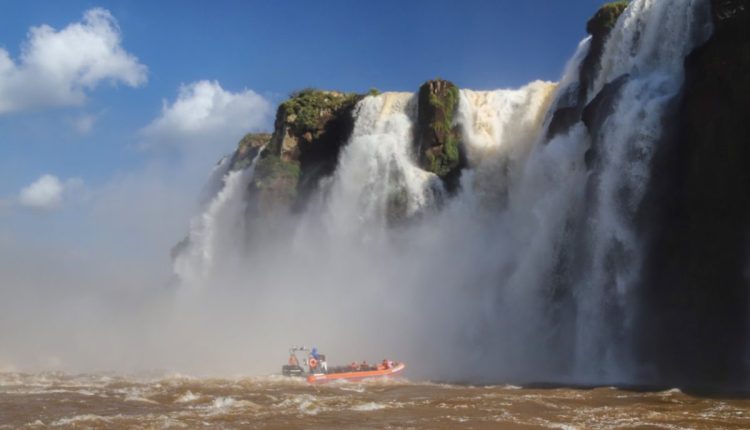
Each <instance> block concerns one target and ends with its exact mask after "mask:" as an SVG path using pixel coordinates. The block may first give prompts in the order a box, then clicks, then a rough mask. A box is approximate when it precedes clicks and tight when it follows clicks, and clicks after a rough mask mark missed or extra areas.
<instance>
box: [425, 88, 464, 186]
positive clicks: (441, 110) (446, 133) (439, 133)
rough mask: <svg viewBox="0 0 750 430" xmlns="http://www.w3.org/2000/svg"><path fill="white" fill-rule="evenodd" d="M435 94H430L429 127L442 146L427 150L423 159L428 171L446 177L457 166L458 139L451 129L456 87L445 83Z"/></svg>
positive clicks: (455, 106) (457, 97)
mask: <svg viewBox="0 0 750 430" xmlns="http://www.w3.org/2000/svg"><path fill="white" fill-rule="evenodd" d="M441 82H445V84H443V85H442V86H441V87H442V88H441V89H440V90H439V91H438V92H437V93H436V92H430V95H429V103H430V105H431V107H432V109H433V111H434V117H433V118H432V122H431V123H430V125H429V126H430V127H431V128H432V130H433V131H434V135H435V137H436V139H437V143H438V144H439V145H441V146H442V148H441V147H440V146H438V147H433V148H429V149H427V150H426V152H425V157H426V158H427V162H428V164H429V170H430V171H431V172H433V173H435V174H436V175H438V176H441V177H443V176H446V175H448V174H449V173H450V172H451V171H452V170H453V169H455V168H456V167H457V166H458V165H459V161H460V160H459V158H460V155H459V138H458V133H457V132H456V130H454V129H453V115H454V113H455V112H456V108H457V107H458V99H459V90H458V87H456V86H455V85H453V84H452V83H450V82H447V81H441Z"/></svg>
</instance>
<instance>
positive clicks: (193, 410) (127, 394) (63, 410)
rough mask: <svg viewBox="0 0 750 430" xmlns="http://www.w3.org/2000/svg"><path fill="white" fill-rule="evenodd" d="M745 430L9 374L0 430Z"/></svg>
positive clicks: (660, 405) (511, 407) (694, 403)
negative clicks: (626, 429) (197, 429)
mask: <svg viewBox="0 0 750 430" xmlns="http://www.w3.org/2000/svg"><path fill="white" fill-rule="evenodd" d="M46 428H54V429H180V428H186V429H194V428H206V429H209V428H210V429H235V428H236V429H243V428H248V429H532V428H549V429H625V428H639V429H746V428H750V399H726V398H724V399H721V398H702V397H695V396H691V395H687V394H684V393H682V392H680V391H679V390H667V391H660V392H634V391H626V390H620V389H614V388H595V389H572V388H549V389H530V388H519V387H514V386H507V385H506V386H500V385H496V386H466V385H448V384H436V383H422V382H413V381H409V380H407V379H394V380H374V381H365V382H362V383H332V384H328V385H322V386H312V385H308V384H307V382H305V381H302V380H292V379H287V378H284V377H281V376H270V377H262V378H235V379H208V378H193V377H186V376H180V375H177V376H169V377H158V378H136V377H124V376H112V375H108V376H104V375H75V376H73V375H67V374H62V373H42V374H33V375H32V374H22V373H0V429H46Z"/></svg>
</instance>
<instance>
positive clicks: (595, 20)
mask: <svg viewBox="0 0 750 430" xmlns="http://www.w3.org/2000/svg"><path fill="white" fill-rule="evenodd" d="M628 3H629V2H628V1H627V0H619V1H615V2H612V3H607V4H605V5H603V6H602V7H600V8H599V10H598V11H597V12H596V14H595V15H594V16H593V17H592V18H591V19H590V20H589V21H588V23H586V31H587V32H588V33H589V34H596V33H602V32H607V33H608V32H609V31H610V30H612V28H613V27H614V26H615V24H617V18H619V17H620V15H621V14H622V12H623V11H624V10H625V8H627V7H628Z"/></svg>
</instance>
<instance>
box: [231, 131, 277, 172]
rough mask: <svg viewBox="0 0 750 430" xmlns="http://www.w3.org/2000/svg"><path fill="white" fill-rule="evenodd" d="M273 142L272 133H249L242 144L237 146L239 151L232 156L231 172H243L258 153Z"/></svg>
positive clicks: (241, 141)
mask: <svg viewBox="0 0 750 430" xmlns="http://www.w3.org/2000/svg"><path fill="white" fill-rule="evenodd" d="M270 141H271V134H270V133H248V134H246V135H245V136H244V137H243V138H242V140H240V143H239V144H237V149H236V150H235V151H234V154H232V159H231V161H230V167H229V168H230V169H231V170H242V169H244V168H246V167H248V166H250V163H252V161H253V159H254V158H255V156H256V155H258V151H260V149H261V148H263V146H264V145H266V144H268V142H270Z"/></svg>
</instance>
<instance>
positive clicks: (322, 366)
mask: <svg viewBox="0 0 750 430" xmlns="http://www.w3.org/2000/svg"><path fill="white" fill-rule="evenodd" d="M320 370H322V371H323V373H328V362H327V361H326V356H325V354H320Z"/></svg>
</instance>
